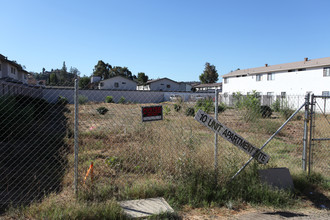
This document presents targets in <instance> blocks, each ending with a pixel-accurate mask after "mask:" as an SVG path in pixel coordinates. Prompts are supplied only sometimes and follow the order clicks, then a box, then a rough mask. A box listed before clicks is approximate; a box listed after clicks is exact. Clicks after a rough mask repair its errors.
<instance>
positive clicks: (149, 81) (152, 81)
mask: <svg viewBox="0 0 330 220" xmlns="http://www.w3.org/2000/svg"><path fill="white" fill-rule="evenodd" d="M160 80H169V81H172V82H174V83H177V84H179V83H178V82H176V81H174V80H171V79H169V78H166V77H164V78H160V79H153V80H148V82H147V83H146V84H151V83H154V82H157V81H160Z"/></svg>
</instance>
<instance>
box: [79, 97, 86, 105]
mask: <svg viewBox="0 0 330 220" xmlns="http://www.w3.org/2000/svg"><path fill="white" fill-rule="evenodd" d="M87 102H88V98H87V97H86V96H83V95H80V96H78V103H79V104H80V105H83V104H86V103H87Z"/></svg>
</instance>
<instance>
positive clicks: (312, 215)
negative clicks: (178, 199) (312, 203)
mask: <svg viewBox="0 0 330 220" xmlns="http://www.w3.org/2000/svg"><path fill="white" fill-rule="evenodd" d="M181 216H182V219H184V220H188V219H189V220H202V219H203V220H207V219H229V220H245V219H246V220H259V219H260V220H274V219H290V220H298V219H299V220H300V219H317V220H319V219H320V220H329V219H330V211H329V209H327V210H326V209H315V208H312V209H311V208H310V207H306V209H300V210H289V211H285V210H269V209H264V210H262V209H259V210H256V209H253V208H249V209H245V210H241V211H234V210H229V209H225V208H220V209H216V208H215V209H199V210H190V211H187V212H184V213H182V214H181Z"/></svg>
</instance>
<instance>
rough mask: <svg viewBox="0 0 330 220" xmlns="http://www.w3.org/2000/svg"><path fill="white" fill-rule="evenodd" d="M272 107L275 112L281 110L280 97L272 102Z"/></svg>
mask: <svg viewBox="0 0 330 220" xmlns="http://www.w3.org/2000/svg"><path fill="white" fill-rule="evenodd" d="M272 109H273V111H274V112H279V111H280V110H281V102H280V100H279V99H276V101H275V102H274V103H273V104H272Z"/></svg>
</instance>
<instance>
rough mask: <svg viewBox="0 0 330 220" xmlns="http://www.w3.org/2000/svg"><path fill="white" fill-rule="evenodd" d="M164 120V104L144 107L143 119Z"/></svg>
mask: <svg viewBox="0 0 330 220" xmlns="http://www.w3.org/2000/svg"><path fill="white" fill-rule="evenodd" d="M157 120H163V106H147V107H142V121H143V122H145V121H157Z"/></svg>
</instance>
